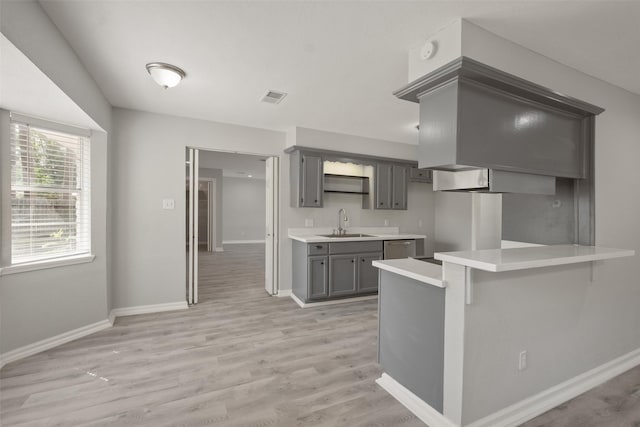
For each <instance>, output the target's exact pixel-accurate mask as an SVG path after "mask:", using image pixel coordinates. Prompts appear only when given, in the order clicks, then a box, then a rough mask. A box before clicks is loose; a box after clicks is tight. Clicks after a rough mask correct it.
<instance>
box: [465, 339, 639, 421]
mask: <svg viewBox="0 0 640 427" xmlns="http://www.w3.org/2000/svg"><path fill="white" fill-rule="evenodd" d="M638 365H640V348H639V349H637V350H634V351H632V352H631V353H627V354H625V355H624V356H621V357H618V358H617V359H614V360H612V361H610V362H607V363H605V364H604V365H600V366H598V367H597V368H594V369H592V370H590V371H587V372H585V373H583V374H580V375H578V376H576V377H573V378H571V379H570V380H568V381H565V382H563V383H560V384H558V385H556V386H554V387H551V388H549V389H547V390H545V391H543V392H541V393H538V394H536V395H534V396H531V397H529V398H527V399H524V400H521V401H520V402H518V403H515V404H513V405H511V406H507V407H506V408H504V409H501V410H500V411H497V412H494V413H493V414H491V415H488V416H486V417H484V418H481V419H480V420H477V421H474V422H472V423H471V424H469V427H511V426H518V425H520V424H522V423H524V422H526V421H528V420H530V419H532V418H535V417H537V416H538V415H540V414H543V413H545V412H547V411H548V410H550V409H553V408H555V407H556V406H558V405H560V404H562V403H564V402H566V401H568V400H571V399H573V398H574V397H576V396H579V395H581V394H582V393H584V392H587V391H589V390H591V389H592V388H594V387H597V386H599V385H600V384H602V383H604V382H606V381H608V380H610V379H612V378H614V377H616V376H618V375H620V374H622V373H623V372H626V371H628V370H629V369H631V368H634V367H635V366H638Z"/></svg>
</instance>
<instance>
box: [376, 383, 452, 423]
mask: <svg viewBox="0 0 640 427" xmlns="http://www.w3.org/2000/svg"><path fill="white" fill-rule="evenodd" d="M376 383H377V384H378V385H379V386H380V387H382V388H383V389H384V390H385V391H386V392H387V393H389V394H390V395H391V396H393V397H394V398H395V399H396V400H397V401H398V402H400V403H402V405H404V407H405V408H407V409H408V410H410V411H411V412H412V413H413V414H414V415H415V416H416V417H418V418H419V419H420V420H421V421H423V422H424V423H425V424H427V425H428V426H429V427H459V426H458V425H457V424H455V423H454V422H453V421H451V420H450V419H448V418H447V417H445V416H444V415H442V414H441V413H440V412H438V411H436V410H435V409H434V408H432V407H431V406H430V405H429V404H427V403H426V402H425V401H424V400H422V399H420V398H419V397H418V396H416V395H415V394H413V393H412V392H411V391H410V390H409V389H407V388H406V387H404V386H403V385H402V384H400V383H399V382H397V381H396V380H394V379H393V378H392V377H390V376H389V375H387V374H386V373H382V376H381V377H380V378H378V379H377V380H376Z"/></svg>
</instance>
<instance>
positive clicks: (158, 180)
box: [113, 108, 290, 308]
mask: <svg viewBox="0 0 640 427" xmlns="http://www.w3.org/2000/svg"><path fill="white" fill-rule="evenodd" d="M113 123H114V130H115V131H114V142H115V144H114V145H115V153H114V167H113V172H114V177H115V178H114V196H115V197H114V203H113V209H114V218H113V225H114V231H115V238H114V251H113V253H114V256H113V286H114V307H116V308H120V307H131V306H139V305H148V304H161V303H169V302H178V301H184V300H185V268H186V260H185V245H184V242H185V220H184V219H185V215H186V203H185V186H184V182H185V181H184V179H185V165H184V161H185V147H187V146H192V147H195V148H202V149H209V150H222V151H237V152H240V153H247V154H259V155H267V156H271V155H275V156H279V155H282V154H283V152H282V150H283V148H284V141H285V134H284V133H281V132H273V131H268V130H262V129H256V128H248V127H243V126H236V125H230V124H222V123H215V122H208V121H203V120H194V119H185V118H179V117H174V116H166V115H160V114H152V113H144V112H139V111H133V110H125V109H120V108H114V110H113ZM168 198H171V199H174V200H175V201H176V203H175V205H176V209H174V210H163V209H162V199H168ZM281 221H286V218H281ZM285 224H286V222H285ZM281 228H282V226H281ZM285 228H286V227H285ZM281 238H282V236H281ZM284 262H286V261H285V260H281V264H282V263H284ZM289 263H290V261H289Z"/></svg>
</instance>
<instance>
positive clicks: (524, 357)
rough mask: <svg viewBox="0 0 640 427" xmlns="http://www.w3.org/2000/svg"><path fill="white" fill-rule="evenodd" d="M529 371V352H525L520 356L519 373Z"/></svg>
mask: <svg viewBox="0 0 640 427" xmlns="http://www.w3.org/2000/svg"><path fill="white" fill-rule="evenodd" d="M525 369H527V350H523V351H521V352H520V354H519V355H518V371H524V370H525Z"/></svg>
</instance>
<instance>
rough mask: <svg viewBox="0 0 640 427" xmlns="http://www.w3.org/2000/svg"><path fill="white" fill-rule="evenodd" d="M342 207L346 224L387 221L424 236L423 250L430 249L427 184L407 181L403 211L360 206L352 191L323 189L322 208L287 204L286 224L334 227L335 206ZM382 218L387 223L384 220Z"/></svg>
mask: <svg viewBox="0 0 640 427" xmlns="http://www.w3.org/2000/svg"><path fill="white" fill-rule="evenodd" d="M340 208H344V209H345V210H346V211H347V216H348V217H349V223H348V224H347V227H346V228H347V230H348V229H349V227H372V226H384V225H389V226H393V227H399V228H400V233H416V234H424V235H426V236H427V239H426V241H425V254H428V255H431V254H432V253H433V237H434V193H433V191H432V190H431V185H430V184H423V183H415V182H409V186H408V209H407V210H406V211H399V210H397V211H394V210H373V209H362V197H361V196H358V195H353V194H340V193H325V194H324V207H323V208H289V215H288V226H289V227H290V228H298V227H305V220H309V219H311V220H312V221H313V225H309V226H310V227H331V228H337V224H338V210H339V209H340ZM385 220H388V221H389V223H388V224H385Z"/></svg>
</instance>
